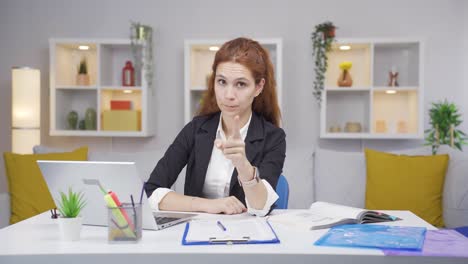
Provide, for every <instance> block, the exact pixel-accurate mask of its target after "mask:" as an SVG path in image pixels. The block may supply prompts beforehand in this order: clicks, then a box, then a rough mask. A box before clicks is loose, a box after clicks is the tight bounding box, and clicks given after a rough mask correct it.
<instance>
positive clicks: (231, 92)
mask: <svg viewBox="0 0 468 264" xmlns="http://www.w3.org/2000/svg"><path fill="white" fill-rule="evenodd" d="M214 82H215V83H214V88H215V94H216V102H217V104H218V107H219V109H221V112H222V113H223V115H226V116H229V117H234V116H236V115H239V117H240V119H241V120H242V119H243V118H245V117H246V116H247V115H250V112H251V111H252V102H253V100H254V98H255V97H256V96H257V95H259V94H260V93H261V92H262V89H263V85H264V84H265V80H264V79H262V80H261V81H260V83H259V84H255V80H254V78H253V76H252V73H251V72H250V70H249V69H248V68H247V67H245V66H244V65H242V64H239V63H235V62H223V63H220V64H218V67H217V68H216V76H215V81H214Z"/></svg>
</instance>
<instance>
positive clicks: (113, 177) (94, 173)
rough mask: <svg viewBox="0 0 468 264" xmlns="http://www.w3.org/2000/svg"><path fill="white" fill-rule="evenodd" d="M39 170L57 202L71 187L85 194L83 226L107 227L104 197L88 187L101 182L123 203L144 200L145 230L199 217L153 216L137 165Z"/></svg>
mask: <svg viewBox="0 0 468 264" xmlns="http://www.w3.org/2000/svg"><path fill="white" fill-rule="evenodd" d="M37 163H38V165H39V168H40V170H41V172H42V175H43V177H44V180H45V181H46V183H47V186H48V188H49V191H50V193H51V195H52V198H53V199H54V201H57V200H59V199H58V197H59V193H60V191H61V192H67V191H68V189H69V188H70V187H71V188H72V189H73V191H75V192H83V194H84V196H85V199H86V206H85V208H84V209H83V210H82V212H81V215H82V216H83V224H85V225H96V226H107V221H108V220H107V207H106V203H105V201H104V195H103V194H102V192H101V191H100V189H99V187H98V186H97V185H89V184H85V182H88V183H89V182H90V181H89V180H91V181H95V180H98V181H99V182H100V184H101V185H102V186H103V187H104V188H105V189H106V190H109V189H110V190H112V191H113V192H114V193H116V194H117V197H118V198H119V200H120V202H122V203H124V202H131V198H130V195H132V196H133V199H134V200H135V203H138V202H139V199H140V197H142V214H143V219H142V227H143V229H149V230H160V229H163V228H166V227H169V226H173V225H175V224H179V223H182V222H186V221H189V220H190V219H191V218H193V217H194V216H196V215H197V214H191V213H178V212H153V211H152V210H151V208H150V206H149V203H148V199H147V196H146V193H143V195H141V194H142V190H143V180H142V179H141V178H140V177H139V176H138V172H137V168H136V166H135V163H134V162H101V161H51V160H38V161H37Z"/></svg>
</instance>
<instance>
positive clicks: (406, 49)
mask: <svg viewBox="0 0 468 264" xmlns="http://www.w3.org/2000/svg"><path fill="white" fill-rule="evenodd" d="M343 46H348V47H349V48H348V49H346V48H345V49H344V50H343ZM423 49H424V47H423V43H422V41H421V40H417V39H399V40H395V39H337V41H336V42H335V43H333V44H332V50H331V51H330V52H329V55H328V56H329V61H328V69H327V72H326V74H325V87H324V89H325V90H324V93H323V98H322V103H321V109H320V120H321V121H320V123H321V124H320V137H321V138H350V139H365V138H369V139H422V138H423V137H424V130H423V98H424V93H423V92H424V84H423V80H424V75H423V60H422V59H423V56H422V54H424V50H423ZM343 61H351V62H352V67H351V69H350V70H349V73H350V75H351V77H352V79H353V85H352V86H351V87H338V85H337V81H338V78H339V76H340V73H341V70H340V68H339V64H340V63H341V62H343ZM390 71H396V72H398V77H397V80H398V86H389V80H390V77H389V75H390Z"/></svg>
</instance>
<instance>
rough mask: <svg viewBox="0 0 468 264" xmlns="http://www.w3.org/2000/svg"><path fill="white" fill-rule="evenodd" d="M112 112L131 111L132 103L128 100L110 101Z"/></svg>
mask: <svg viewBox="0 0 468 264" xmlns="http://www.w3.org/2000/svg"><path fill="white" fill-rule="evenodd" d="M110 107H111V110H131V109H132V101H127V100H125V101H124V100H111V101H110Z"/></svg>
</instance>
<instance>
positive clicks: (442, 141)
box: [424, 100, 467, 155]
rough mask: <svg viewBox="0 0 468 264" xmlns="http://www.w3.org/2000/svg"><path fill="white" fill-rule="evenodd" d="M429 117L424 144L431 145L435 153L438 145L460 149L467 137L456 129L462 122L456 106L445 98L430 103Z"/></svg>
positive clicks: (465, 142)
mask: <svg viewBox="0 0 468 264" xmlns="http://www.w3.org/2000/svg"><path fill="white" fill-rule="evenodd" d="M429 117H430V119H431V120H430V125H431V128H430V129H427V130H426V131H424V132H425V133H426V134H427V135H426V144H425V145H431V146H432V154H433V155H435V154H436V153H437V150H438V148H439V146H440V145H449V146H450V147H452V148H457V149H459V150H462V146H463V145H466V144H467V141H466V140H467V138H466V134H465V133H464V132H463V131H461V130H459V129H457V127H458V126H459V125H460V124H461V123H462V122H463V121H462V120H461V115H460V114H459V113H458V108H457V106H456V105H455V104H453V103H449V102H448V101H447V100H444V101H443V102H437V103H432V108H431V109H430V110H429Z"/></svg>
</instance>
